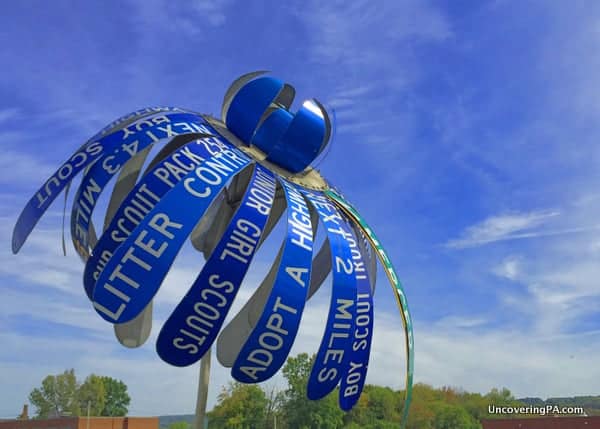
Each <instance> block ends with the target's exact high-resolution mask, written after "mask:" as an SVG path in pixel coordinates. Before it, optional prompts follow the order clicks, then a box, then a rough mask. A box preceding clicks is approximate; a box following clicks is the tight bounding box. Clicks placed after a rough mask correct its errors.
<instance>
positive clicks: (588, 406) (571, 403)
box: [519, 396, 600, 416]
mask: <svg viewBox="0 0 600 429" xmlns="http://www.w3.org/2000/svg"><path fill="white" fill-rule="evenodd" d="M519 401H520V402H522V403H524V404H527V405H531V406H536V407H545V406H547V405H558V406H559V407H561V408H562V407H583V409H584V410H585V413H586V414H587V415H588V416H600V396H573V397H565V398H548V399H546V400H545V401H544V400H543V399H540V398H520V399H519Z"/></svg>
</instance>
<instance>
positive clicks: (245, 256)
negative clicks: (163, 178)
mask: <svg viewBox="0 0 600 429" xmlns="http://www.w3.org/2000/svg"><path fill="white" fill-rule="evenodd" d="M275 184H276V183H275V177H274V176H273V174H272V173H271V172H270V171H269V170H267V169H265V168H264V167H261V166H260V165H259V164H256V168H255V170H254V174H253V176H252V179H251V180H250V183H249V185H248V188H247V189H246V192H245V194H244V197H243V199H242V202H241V204H240V206H239V208H238V210H237V211H236V213H235V214H234V216H233V217H232V219H231V221H230V223H229V226H228V227H227V230H226V231H225V233H224V234H223V236H222V237H221V239H220V240H219V243H218V244H217V246H216V247H215V248H214V250H213V252H212V253H211V255H210V257H209V258H208V260H207V261H206V264H205V265H204V267H203V268H202V271H201V272H200V274H199V275H198V277H197V278H196V280H195V281H194V284H193V285H192V286H191V287H190V289H189V291H188V292H187V294H186V295H185V297H184V298H183V299H182V300H181V302H180V303H179V304H178V305H177V307H176V308H175V310H174V311H173V313H171V316H169V319H167V321H166V322H165V324H164V325H163V327H162V329H161V331H160V334H159V336H158V340H157V342H156V350H157V352H158V355H159V356H160V357H161V358H162V360H164V361H165V362H167V363H170V364H171V365H175V366H188V365H191V364H193V363H195V362H197V361H198V360H199V359H200V358H202V356H203V355H204V354H205V353H206V352H207V351H209V350H210V347H211V345H212V344H213V342H214V341H215V339H216V338H217V335H218V334H219V331H220V330H221V326H222V325H223V322H225V318H226V317H227V313H228V312H229V309H230V308H231V305H232V304H233V301H234V299H235V296H236V295H237V292H238V290H239V288H240V286H241V284H242V281H243V279H244V277H245V275H246V273H247V271H248V268H249V267H250V263H251V262H252V258H253V257H254V254H255V252H256V250H257V248H258V243H259V242H260V239H261V237H262V234H263V231H264V227H265V224H266V222H267V219H268V217H269V213H270V211H271V205H272V204H273V200H274V197H275Z"/></svg>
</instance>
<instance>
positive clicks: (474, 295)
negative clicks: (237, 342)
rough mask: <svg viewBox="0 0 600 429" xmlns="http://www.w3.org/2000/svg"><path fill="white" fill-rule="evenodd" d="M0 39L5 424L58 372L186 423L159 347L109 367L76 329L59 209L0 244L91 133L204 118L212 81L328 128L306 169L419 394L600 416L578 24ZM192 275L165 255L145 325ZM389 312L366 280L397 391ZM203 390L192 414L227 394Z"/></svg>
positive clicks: (596, 60) (13, 32)
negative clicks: (315, 174) (350, 238)
mask: <svg viewBox="0 0 600 429" xmlns="http://www.w3.org/2000/svg"><path fill="white" fill-rule="evenodd" d="M0 28H2V31H0V44H1V46H2V49H0V65H1V70H2V72H1V74H0V141H1V147H2V150H1V151H0V184H1V188H0V218H1V219H2V222H1V223H0V236H1V237H2V239H1V241H2V242H4V243H5V245H4V246H3V250H0V284H1V285H2V286H1V287H2V299H1V300H0V344H1V345H2V347H0V379H1V382H0V417H13V416H16V415H17V414H18V413H19V411H20V408H21V406H22V404H23V403H24V402H25V401H26V398H27V395H28V393H29V391H30V390H31V389H32V388H33V387H36V386H37V385H38V384H39V383H40V382H41V380H42V379H43V377H44V376H45V375H47V374H49V373H59V372H62V371H63V370H64V369H66V368H70V367H74V368H75V369H76V372H77V373H78V374H79V376H80V377H81V378H83V377H85V376H86V375H87V374H89V373H90V372H96V373H101V374H106V375H112V376H115V377H118V378H121V379H123V380H124V381H126V383H127V384H128V385H129V388H130V391H131V393H132V397H133V403H132V406H131V412H132V414H136V415H148V414H150V415H156V414H168V413H187V412H192V411H193V404H194V395H195V389H196V385H195V383H194V378H195V376H196V374H197V368H196V367H192V368H187V369H180V368H171V367H169V366H167V365H166V364H164V363H162V362H161V361H160V359H159V358H158V356H157V355H156V354H155V352H154V344H153V341H154V340H155V338H156V334H157V332H156V329H155V330H154V332H153V336H152V338H151V341H149V342H148V343H147V344H146V345H145V346H144V347H142V348H140V349H138V350H134V351H132V350H125V349H123V348H121V347H120V346H119V345H118V344H117V342H116V340H114V338H113V336H112V329H110V327H109V326H107V325H106V324H105V323H104V322H103V321H102V320H100V319H99V318H98V317H97V316H96V314H95V313H94V312H93V311H92V309H91V308H90V306H89V302H88V301H87V298H85V296H84V293H83V290H82V287H81V275H82V272H83V265H82V264H81V263H80V262H79V260H78V259H77V258H76V256H74V252H73V251H70V252H69V255H68V256H67V257H63V256H62V252H61V246H60V223H61V218H60V216H61V208H62V207H61V203H59V202H57V203H55V205H54V206H52V208H51V209H50V211H49V213H47V215H46V217H45V218H44V220H43V221H42V222H41V223H40V225H39V228H38V229H36V231H35V232H34V233H33V234H32V236H31V237H30V240H29V241H28V242H27V243H26V245H25V246H24V248H23V250H22V251H21V253H20V254H19V255H18V256H13V255H12V254H11V253H10V250H9V249H10V245H9V242H10V234H11V230H12V227H13V225H14V223H15V221H16V218H17V216H18V214H19V212H20V210H21V209H22V207H23V206H24V205H25V203H26V202H27V200H28V199H29V198H30V196H31V195H32V194H33V193H34V192H35V190H36V189H37V188H38V187H39V186H40V185H41V184H42V182H43V181H44V180H45V179H46V177H48V175H49V174H50V173H52V171H53V170H54V169H55V167H56V166H58V165H59V163H60V162H61V161H63V160H64V159H66V158H67V157H68V156H69V155H70V154H71V153H72V152H73V151H74V150H75V149H76V148H77V147H79V145H80V144H81V143H82V142H83V141H85V140H86V139H87V138H89V137H90V136H91V135H93V134H94V133H95V132H96V131H97V130H99V129H100V128H102V127H103V126H104V125H106V124H107V123H108V122H110V121H112V120H113V119H115V118H116V117H118V116H120V115H122V114H124V113H126V112H129V111H133V110H136V109H138V108H141V107H145V106H150V105H176V106H181V107H187V108H191V109H194V110H196V111H201V112H206V113H214V114H215V115H217V114H218V112H220V104H221V100H222V96H223V93H224V91H225V90H226V88H227V87H228V85H229V84H230V82H231V81H232V80H233V79H235V78H236V77H237V76H239V75H240V74H242V73H245V72H248V71H252V70H258V69H269V70H272V71H273V73H274V75H275V76H277V77H280V78H282V79H284V80H285V81H287V82H289V83H291V84H293V85H294V86H296V88H297V93H298V102H300V101H301V100H303V99H305V98H310V97H316V98H318V99H319V100H321V101H322V102H324V103H325V104H326V105H327V106H328V107H329V108H333V109H335V112H336V117H337V124H336V125H337V133H336V138H335V140H334V141H333V143H332V146H331V150H330V152H329V155H328V156H327V158H326V159H325V160H324V161H323V162H322V163H321V164H320V165H319V169H320V170H321V172H322V173H323V175H324V176H325V177H327V178H328V179H329V180H330V181H331V182H332V183H334V184H335V185H337V186H338V187H339V188H340V189H341V190H342V191H343V192H344V194H345V195H346V196H347V197H348V198H349V199H350V200H351V201H352V202H353V203H354V204H355V206H356V207H357V208H358V209H359V211H360V212H361V213H362V214H363V215H364V216H365V218H366V219H367V220H368V222H369V223H370V224H371V225H372V227H373V228H374V229H375V231H377V233H378V235H380V236H381V237H382V240H383V243H384V245H385V246H386V248H387V249H388V250H389V253H390V255H391V257H392V259H393V261H394V264H395V266H396V268H397V269H398V271H399V273H400V275H401V278H402V280H403V283H404V284H405V288H406V292H407V296H408V300H409V305H410V308H411V311H412V314H413V317H414V320H415V346H416V373H415V379H416V381H418V382H426V383H430V384H433V385H436V386H441V385H451V386H461V387H463V388H465V389H467V390H470V391H479V392H486V391H488V390H489V389H490V388H492V387H501V386H506V387H508V388H510V389H511V390H512V391H513V392H514V393H515V394H516V395H518V396H540V397H548V396H566V395H585V394H600V366H598V365H597V356H599V355H600V317H599V315H598V308H599V304H600V283H599V282H598V278H600V229H599V228H600V222H599V221H598V215H599V214H600V191H598V189H599V187H598V185H599V184H600V174H599V171H600V170H599V169H598V167H597V166H598V165H600V146H599V145H598V141H599V139H600V125H598V124H599V122H598V120H597V118H598V116H599V115H600V101H599V100H600V80H599V79H598V77H597V75H598V73H597V70H598V69H599V68H600V49H599V46H600V5H599V4H597V3H596V2H592V1H587V2H586V1H578V2H576V1H573V2H542V1H529V2H507V1H502V0H497V1H489V2H474V1H472V2H470V1H453V2H426V1H416V0H414V1H413V0H404V1H388V2H376V3H374V2H367V1H355V2H352V5H351V6H348V4H347V2H321V1H306V2H285V4H284V3H282V2H274V1H270V2H261V3H260V5H258V3H257V4H255V5H253V6H252V7H251V6H250V5H249V4H248V3H247V2H234V1H225V0H218V1H213V2H210V1H189V2H185V3H184V2H169V1H166V0H146V1H137V0H130V1H123V2H95V3H92V2H89V3H87V4H83V3H75V2H67V1H55V2H52V4H51V5H50V4H49V3H47V2H41V1H29V2H20V3H19V2H12V3H7V4H6V5H5V6H4V9H3V13H2V16H0ZM271 247H272V246H271ZM269 249H270V247H269V246H267V247H266V249H265V251H264V252H263V253H262V254H261V255H259V256H260V258H259V260H258V262H257V265H258V269H257V270H256V271H254V272H253V273H252V274H251V276H250V280H252V279H258V278H259V277H260V273H261V272H264V270H265V269H266V267H267V265H268V262H269V260H270V259H271V258H272V255H271V254H269ZM200 264H201V262H199V261H198V257H197V256H195V255H194V254H193V252H192V251H191V248H189V249H187V250H186V251H184V253H183V255H182V257H181V258H180V259H179V260H178V261H177V263H176V265H175V268H174V269H173V271H172V273H171V274H170V275H169V277H168V279H167V282H166V284H165V285H164V287H163V288H162V289H161V291H160V293H159V295H158V296H157V300H156V302H157V315H156V317H157V322H156V326H160V323H161V320H164V319H165V318H166V317H167V316H168V314H169V309H170V308H172V307H173V306H174V305H175V304H176V303H177V301H178V299H179V298H180V297H181V296H182V295H183V294H184V293H185V291H186V290H187V287H188V286H189V284H190V281H192V280H193V278H194V276H195V274H196V273H197V272H198V270H199V266H200ZM250 283H251V282H250ZM251 292H252V289H251V287H249V288H246V289H243V290H242V291H241V292H240V296H239V301H243V299H244V297H246V298H247V297H248V296H249V294H250V293H251ZM391 296H392V295H391V292H390V290H389V287H388V286H387V285H386V284H385V282H384V279H383V276H380V283H379V285H378V291H377V296H376V306H377V307H376V311H375V313H376V321H375V323H376V330H377V332H376V336H375V342H374V350H373V353H372V361H371V366H370V369H369V380H368V381H369V382H372V383H380V384H388V385H391V386H394V387H399V386H401V385H402V384H403V382H404V379H403V365H404V358H403V352H404V351H403V349H402V348H401V347H400V346H399V347H390V344H401V340H402V335H401V331H400V328H399V326H400V319H399V316H398V315H397V314H395V313H394V312H393V308H392V307H391V306H390V304H389V302H390V298H391ZM239 305H240V303H238V305H237V307H236V308H239ZM327 305H328V291H327V288H325V289H324V290H323V291H321V292H319V294H317V295H316V296H315V298H314V302H311V304H310V305H308V306H307V312H306V314H305V317H304V318H303V323H302V326H301V334H300V336H299V337H298V340H297V344H296V345H295V348H294V352H299V351H307V352H314V351H316V349H317V347H318V344H319V341H320V336H321V335H322V331H323V329H324V327H323V326H322V318H323V316H322V315H323V314H324V313H325V312H326V311H327ZM156 326H155V327H156ZM213 369H214V370H213V379H212V384H211V400H210V402H209V403H210V404H212V403H214V398H215V396H216V394H217V393H218V391H219V389H220V386H221V385H222V384H224V383H226V382H227V380H228V379H229V378H228V377H229V376H228V371H226V370H225V369H223V368H220V367H219V365H218V364H217V363H216V361H215V363H214V365H213ZM390 374H395V376H393V377H392V376H390ZM270 384H271V385H274V386H281V385H282V381H281V378H280V377H279V378H278V377H276V378H274V379H273V381H271V382H270ZM149 392H152V393H149Z"/></svg>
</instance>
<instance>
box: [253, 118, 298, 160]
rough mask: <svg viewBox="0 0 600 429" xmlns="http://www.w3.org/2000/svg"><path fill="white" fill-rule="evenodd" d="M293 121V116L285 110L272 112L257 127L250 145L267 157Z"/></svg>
mask: <svg viewBox="0 0 600 429" xmlns="http://www.w3.org/2000/svg"><path fill="white" fill-rule="evenodd" d="M293 119H294V116H293V115H292V114H291V113H290V112H288V111H287V110H285V109H281V108H278V109H275V110H273V111H272V112H271V114H270V115H269V116H267V118H266V119H265V120H264V122H263V123H262V124H261V125H260V126H259V127H258V129H257V130H256V133H255V134H254V137H252V141H251V143H252V144H253V145H254V146H256V147H257V148H259V149H260V150H262V151H263V152H264V153H266V154H267V155H268V154H270V153H271V152H272V150H273V146H274V145H275V143H276V142H278V141H279V140H280V139H281V138H282V137H283V135H284V134H285V132H286V131H287V129H288V128H289V126H290V124H291V123H292V121H293Z"/></svg>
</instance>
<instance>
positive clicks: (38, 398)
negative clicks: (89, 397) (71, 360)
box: [29, 369, 79, 418]
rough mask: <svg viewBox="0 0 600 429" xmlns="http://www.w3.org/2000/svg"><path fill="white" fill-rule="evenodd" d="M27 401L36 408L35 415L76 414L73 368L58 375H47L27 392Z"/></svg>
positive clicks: (75, 388)
mask: <svg viewBox="0 0 600 429" xmlns="http://www.w3.org/2000/svg"><path fill="white" fill-rule="evenodd" d="M29 402H31V403H32V404H33V406H35V407H36V408H37V417H39V418H48V417H52V416H59V415H78V414H79V402H78V401H77V379H76V378H75V370H73V369H69V370H66V371H65V372H63V373H62V374H58V375H48V376H47V377H46V378H44V380H43V381H42V385H41V387H39V388H36V389H33V390H32V391H31V393H30V394H29Z"/></svg>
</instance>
